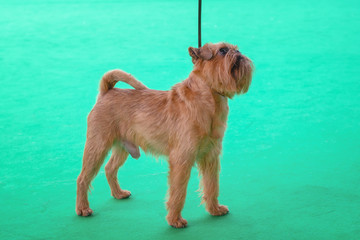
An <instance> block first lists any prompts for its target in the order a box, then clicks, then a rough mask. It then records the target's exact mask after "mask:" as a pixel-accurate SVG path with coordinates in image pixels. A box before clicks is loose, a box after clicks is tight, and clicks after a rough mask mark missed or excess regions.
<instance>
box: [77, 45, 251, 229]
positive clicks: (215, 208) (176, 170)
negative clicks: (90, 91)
mask: <svg viewBox="0 0 360 240" xmlns="http://www.w3.org/2000/svg"><path fill="white" fill-rule="evenodd" d="M189 53H190V56H191V57H192V61H193V63H194V69H193V71H192V72H191V73H190V75H189V78H187V79H186V80H184V81H183V82H181V83H178V84H176V85H175V86H173V87H172V89H171V90H169V91H157V90H151V89H148V88H147V87H146V86H144V85H143V84H142V83H141V82H139V81H137V80H136V79H135V78H134V77H132V76H131V75H130V74H127V73H125V72H123V71H121V70H113V71H110V72H107V73H106V74H105V75H104V76H103V78H102V80H101V82H100V94H99V97H98V100H97V102H96V104H95V106H94V108H93V109H92V111H91V112H90V114H89V116H88V129H87V138H86V144H85V150H84V157H83V166H82V170H81V173H80V175H79V177H78V179H77V199H76V213H77V214H78V215H81V216H89V215H91V214H92V210H91V209H90V208H89V202H88V198H87V192H88V189H89V185H90V182H91V180H92V179H93V178H94V177H95V175H96V174H97V172H98V171H99V168H100V166H101V165H102V163H103V161H104V159H105V157H106V154H107V153H108V151H109V150H110V149H112V155H111V158H110V160H109V162H108V163H107V164H106V167H105V171H106V177H107V180H108V182H109V185H110V188H111V194H112V196H114V197H115V198H117V199H122V198H127V197H129V196H130V192H129V191H126V190H123V189H121V188H120V186H119V183H118V180H117V171H118V169H119V167H121V166H122V165H123V164H124V162H125V160H126V158H127V157H128V155H129V153H130V154H131V155H132V156H133V157H134V158H138V157H139V156H140V153H139V146H140V147H141V148H142V149H143V150H144V151H145V152H150V153H152V154H154V155H165V156H168V157H169V159H168V162H169V167H170V171H169V180H168V182H169V185H170V188H169V199H168V201H167V209H168V211H169V212H168V215H167V217H166V219H167V221H168V223H169V224H170V225H171V226H173V227H176V228H181V227H185V226H186V225H187V221H186V220H185V219H183V218H182V217H181V210H182V208H183V206H184V202H185V196H186V188H187V184H188V181H189V177H190V171H191V168H192V166H194V164H195V163H196V164H197V166H198V168H199V170H200V173H201V175H202V186H203V199H204V201H205V203H206V210H207V211H208V212H209V213H210V214H211V215H215V216H221V215H225V214H227V213H228V212H229V210H228V208H227V207H226V206H223V205H220V204H219V202H218V200H217V198H218V195H219V171H220V160H219V155H220V152H221V148H222V139H223V136H224V131H225V128H226V120H227V115H228V110H229V107H228V102H227V101H228V98H232V97H233V96H234V95H235V94H241V93H246V92H247V91H248V89H249V86H250V83H251V78H252V72H253V64H252V62H251V60H250V59H249V58H247V57H246V56H244V55H242V54H241V53H240V52H239V51H238V49H237V47H236V46H233V45H231V44H228V43H218V44H205V45H204V46H203V47H201V48H192V47H190V48H189ZM118 81H123V82H126V83H128V84H130V85H131V86H133V87H134V88H135V89H116V88H113V87H114V85H115V84H116V82H118Z"/></svg>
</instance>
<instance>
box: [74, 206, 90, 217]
mask: <svg viewBox="0 0 360 240" xmlns="http://www.w3.org/2000/svg"><path fill="white" fill-rule="evenodd" d="M76 214H77V215H79V216H83V217H88V216H91V215H92V214H93V210H91V208H89V207H88V208H84V209H76Z"/></svg>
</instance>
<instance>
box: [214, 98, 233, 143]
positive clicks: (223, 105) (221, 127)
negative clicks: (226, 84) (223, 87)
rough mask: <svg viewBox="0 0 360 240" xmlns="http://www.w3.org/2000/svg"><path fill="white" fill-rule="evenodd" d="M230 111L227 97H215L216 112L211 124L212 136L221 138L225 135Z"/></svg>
mask: <svg viewBox="0 0 360 240" xmlns="http://www.w3.org/2000/svg"><path fill="white" fill-rule="evenodd" d="M228 113H229V106H228V102H227V98H226V97H223V96H217V97H215V114H214V116H213V118H212V124H211V132H210V137H211V138H213V139H220V140H221V139H222V138H223V137H224V133H225V129H226V121H227V116H228Z"/></svg>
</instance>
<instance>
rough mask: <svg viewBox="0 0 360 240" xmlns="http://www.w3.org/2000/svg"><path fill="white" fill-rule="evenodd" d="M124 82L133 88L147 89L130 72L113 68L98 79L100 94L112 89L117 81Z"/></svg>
mask: <svg viewBox="0 0 360 240" xmlns="http://www.w3.org/2000/svg"><path fill="white" fill-rule="evenodd" d="M119 81H121V82H125V83H127V84H129V85H130V86H132V87H133V88H135V89H138V90H142V89H148V87H146V86H145V85H144V84H142V83H141V82H140V81H138V80H137V79H136V78H134V77H133V76H132V75H131V74H129V73H126V72H124V71H122V70H119V69H115V70H111V71H109V72H107V73H105V74H104V76H103V77H102V79H101V81H100V94H101V95H104V94H105V93H106V92H107V91H109V90H110V89H112V88H113V87H114V86H115V84H116V83H117V82H119Z"/></svg>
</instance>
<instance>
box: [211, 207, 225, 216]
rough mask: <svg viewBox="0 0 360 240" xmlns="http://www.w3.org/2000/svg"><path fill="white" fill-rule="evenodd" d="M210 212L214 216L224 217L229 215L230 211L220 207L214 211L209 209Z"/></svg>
mask: <svg viewBox="0 0 360 240" xmlns="http://www.w3.org/2000/svg"><path fill="white" fill-rule="evenodd" d="M209 212H210V214H211V215H213V216H224V215H226V214H228V213H229V209H228V208H227V207H226V206H224V205H218V206H216V207H215V208H213V209H209Z"/></svg>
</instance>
